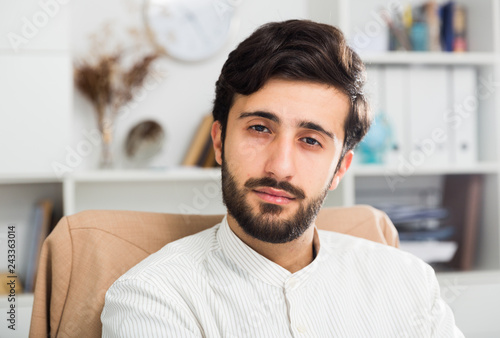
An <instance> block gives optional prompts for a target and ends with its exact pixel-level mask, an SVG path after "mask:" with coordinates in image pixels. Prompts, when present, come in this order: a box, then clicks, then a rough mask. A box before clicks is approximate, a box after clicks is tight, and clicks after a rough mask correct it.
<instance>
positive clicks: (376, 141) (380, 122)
mask: <svg viewBox="0 0 500 338" xmlns="http://www.w3.org/2000/svg"><path fill="white" fill-rule="evenodd" d="M391 144H392V128H391V126H390V124H389V121H388V120H387V118H386V116H385V114H383V113H380V114H378V115H376V116H375V119H374V121H373V123H372V126H371V127H370V130H369V131H368V133H367V134H366V136H365V137H364V139H363V140H362V141H361V142H360V143H359V145H358V148H357V151H358V155H359V156H360V160H361V163H363V164H383V163H384V157H385V154H386V153H387V151H388V150H389V149H390V147H391Z"/></svg>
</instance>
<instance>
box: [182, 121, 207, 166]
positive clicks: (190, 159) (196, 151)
mask: <svg viewBox="0 0 500 338" xmlns="http://www.w3.org/2000/svg"><path fill="white" fill-rule="evenodd" d="M212 124H213V117H212V114H211V113H210V114H207V115H205V116H204V117H203V119H202V120H201V123H200V125H199V127H198V129H197V131H196V133H195V135H194V137H193V141H192V142H191V145H190V146H189V148H188V151H187V153H186V156H185V157H184V160H183V162H182V165H186V166H195V165H197V164H198V165H199V163H200V161H201V160H200V158H201V157H203V151H204V150H206V149H207V145H206V143H207V138H208V137H210V132H211V130H212Z"/></svg>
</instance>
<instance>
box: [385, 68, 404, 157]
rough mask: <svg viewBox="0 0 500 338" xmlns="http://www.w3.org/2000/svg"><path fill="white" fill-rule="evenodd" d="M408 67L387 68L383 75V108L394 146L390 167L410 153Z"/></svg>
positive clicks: (390, 152) (391, 150)
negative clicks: (407, 117)
mask: <svg viewBox="0 0 500 338" xmlns="http://www.w3.org/2000/svg"><path fill="white" fill-rule="evenodd" d="M408 72H409V69H408V67H405V66H390V67H385V69H384V73H383V84H384V88H385V90H384V91H383V100H382V101H383V108H384V111H385V113H386V116H387V119H388V121H389V123H390V125H391V126H392V137H393V142H392V143H393V144H392V147H391V149H390V151H389V153H388V157H387V163H388V165H393V166H395V165H396V164H397V163H399V161H401V157H405V158H406V157H407V156H408V153H409V144H408V143H409V139H408V137H407V135H408V129H409V128H408V126H407V119H406V118H405V116H407V113H408V96H409V88H408Z"/></svg>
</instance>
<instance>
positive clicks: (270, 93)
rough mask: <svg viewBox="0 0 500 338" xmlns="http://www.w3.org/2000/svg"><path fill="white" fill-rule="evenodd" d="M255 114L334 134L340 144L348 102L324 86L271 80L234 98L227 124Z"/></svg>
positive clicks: (346, 98)
mask: <svg viewBox="0 0 500 338" xmlns="http://www.w3.org/2000/svg"><path fill="white" fill-rule="evenodd" d="M255 111H263V112H269V113H273V114H276V115H277V116H278V117H279V118H280V120H281V121H283V124H284V125H296V124H297V122H299V121H311V122H314V123H317V124H320V125H322V126H323V127H325V128H328V129H331V130H333V132H334V133H335V135H337V137H339V138H340V139H341V140H343V138H344V124H345V121H346V119H347V116H348V114H349V111H350V100H349V97H348V96H347V95H346V94H345V93H343V92H341V91H339V90H338V89H336V88H335V87H332V86H329V85H326V84H320V83H315V82H306V81H291V80H284V79H271V80H269V81H268V82H267V83H266V84H265V85H264V86H263V87H262V88H261V89H259V90H258V91H257V92H255V93H253V94H250V95H240V94H237V95H236V96H235V99H234V103H233V106H232V107H231V110H230V113H229V121H231V120H235V119H236V118H237V117H238V116H239V115H240V114H241V113H245V112H255ZM229 121H228V122H229Z"/></svg>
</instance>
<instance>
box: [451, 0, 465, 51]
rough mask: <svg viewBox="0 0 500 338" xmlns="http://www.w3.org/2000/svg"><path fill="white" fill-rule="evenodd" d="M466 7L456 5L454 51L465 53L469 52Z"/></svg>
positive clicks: (454, 13) (454, 14)
mask: <svg viewBox="0 0 500 338" xmlns="http://www.w3.org/2000/svg"><path fill="white" fill-rule="evenodd" d="M466 22H467V21H466V11H465V7H464V6H462V5H460V4H456V5H455V11H454V12H453V51H454V52H465V51H466V50H467V40H466V38H465V34H466Z"/></svg>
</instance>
